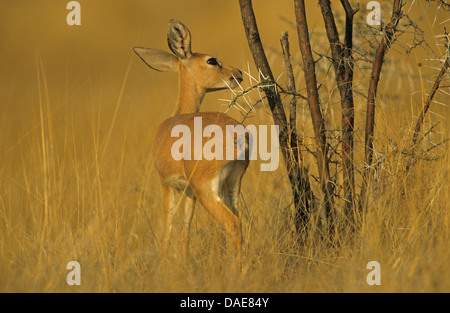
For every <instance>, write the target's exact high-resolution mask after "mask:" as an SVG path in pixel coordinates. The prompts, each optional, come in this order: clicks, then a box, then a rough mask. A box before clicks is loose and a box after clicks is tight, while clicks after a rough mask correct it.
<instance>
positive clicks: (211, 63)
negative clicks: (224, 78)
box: [206, 58, 219, 65]
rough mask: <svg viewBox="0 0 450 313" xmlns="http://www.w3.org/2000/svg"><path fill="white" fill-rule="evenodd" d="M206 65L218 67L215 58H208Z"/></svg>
mask: <svg viewBox="0 0 450 313" xmlns="http://www.w3.org/2000/svg"><path fill="white" fill-rule="evenodd" d="M206 63H208V64H209V65H219V61H218V60H217V59H216V58H209V59H208V60H206Z"/></svg>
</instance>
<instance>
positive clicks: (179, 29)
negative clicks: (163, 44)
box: [167, 19, 192, 60]
mask: <svg viewBox="0 0 450 313" xmlns="http://www.w3.org/2000/svg"><path fill="white" fill-rule="evenodd" d="M167 43H168V44H169V48H170V50H172V52H173V53H174V54H175V55H176V56H177V57H179V58H180V59H182V60H183V59H186V58H190V57H191V54H192V52H191V33H190V32H189V29H188V28H187V27H186V26H184V24H183V23H181V22H180V21H177V20H173V19H172V20H170V22H169V34H168V35H167Z"/></svg>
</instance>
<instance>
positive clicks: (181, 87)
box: [172, 66, 205, 116]
mask: <svg viewBox="0 0 450 313" xmlns="http://www.w3.org/2000/svg"><path fill="white" fill-rule="evenodd" d="M204 96H205V91H204V90H201V89H200V90H199V88H198V87H197V85H196V83H195V80H194V78H193V77H192V73H191V72H190V71H189V70H188V69H186V68H183V67H181V66H180V69H179V74H178V99H177V104H176V105H175V109H174V111H173V113H172V116H175V115H180V114H187V113H197V112H199V111H200V104H201V103H202V100H203V97H204Z"/></svg>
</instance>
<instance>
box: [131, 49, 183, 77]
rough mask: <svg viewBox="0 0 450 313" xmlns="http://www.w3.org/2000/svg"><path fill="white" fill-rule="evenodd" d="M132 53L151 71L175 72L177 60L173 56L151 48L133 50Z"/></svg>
mask: <svg viewBox="0 0 450 313" xmlns="http://www.w3.org/2000/svg"><path fill="white" fill-rule="evenodd" d="M133 50H134V52H136V54H137V55H138V56H139V57H140V58H141V59H142V61H144V62H145V64H147V65H148V66H150V67H151V68H152V69H154V70H157V71H160V72H167V71H176V70H177V62H178V58H177V57H176V56H174V55H173V54H171V53H169V52H166V51H162V50H158V49H151V48H140V47H137V48H133Z"/></svg>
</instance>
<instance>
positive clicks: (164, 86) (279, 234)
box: [0, 0, 450, 292]
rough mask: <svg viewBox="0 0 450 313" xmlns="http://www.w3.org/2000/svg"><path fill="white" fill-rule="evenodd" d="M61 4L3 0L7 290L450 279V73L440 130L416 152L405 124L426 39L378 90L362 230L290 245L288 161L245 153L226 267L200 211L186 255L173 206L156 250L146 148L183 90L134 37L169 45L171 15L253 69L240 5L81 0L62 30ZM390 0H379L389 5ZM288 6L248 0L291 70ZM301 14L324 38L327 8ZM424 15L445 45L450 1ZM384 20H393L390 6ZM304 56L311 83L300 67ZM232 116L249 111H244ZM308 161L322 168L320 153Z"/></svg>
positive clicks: (413, 109) (390, 66)
mask: <svg viewBox="0 0 450 313" xmlns="http://www.w3.org/2000/svg"><path fill="white" fill-rule="evenodd" d="M62 2H63V4H62V5H61V1H51V0H45V1H39V2H37V1H30V0H28V1H1V2H0V23H1V26H0V38H1V40H0V58H1V64H2V65H1V71H0V80H1V84H0V247H1V249H0V291H2V292H234V291H237V292H314V291H316V292H360V291H361V292H407V291H410V292H449V291H450V279H449V278H450V273H449V266H448V260H449V257H450V256H449V251H450V249H449V239H450V238H449V237H450V233H449V221H450V216H449V214H450V213H449V205H448V203H449V201H450V198H449V179H448V177H449V145H448V142H447V143H443V144H440V145H438V146H437V147H434V146H433V144H439V143H441V142H443V141H445V139H446V138H448V134H449V126H448V125H449V123H448V121H449V118H450V112H449V109H448V104H449V96H448V95H449V87H448V85H449V81H448V80H446V81H445V82H443V84H442V85H443V87H442V91H444V92H445V93H444V92H439V93H438V95H437V96H436V100H437V101H439V102H440V103H441V104H439V103H433V104H432V108H431V111H432V112H431V113H429V114H428V115H427V117H426V119H425V122H426V124H425V126H424V128H425V129H426V130H427V129H429V128H430V126H431V125H434V123H438V124H437V125H436V126H435V127H434V128H433V131H431V132H430V133H429V134H428V135H427V137H426V138H425V139H424V140H422V141H421V143H420V149H419V150H420V152H418V153H417V154H416V155H415V156H413V155H412V154H411V153H410V145H411V136H412V128H413V126H414V123H415V121H416V119H417V115H418V114H419V112H420V109H421V107H422V105H423V101H424V100H425V99H426V95H427V92H428V90H429V89H430V88H431V86H432V80H433V77H435V75H436V74H437V72H438V70H437V69H435V68H433V67H439V65H436V63H433V62H432V61H427V60H426V59H430V58H433V54H432V53H431V52H430V51H429V50H428V49H426V48H417V49H416V50H414V51H413V52H411V53H410V54H406V53H405V52H404V50H402V49H401V48H400V47H399V48H393V49H392V50H391V51H389V53H388V55H387V61H386V62H387V63H386V67H385V68H384V71H383V73H382V77H381V83H380V88H379V89H380V90H379V94H378V98H377V112H376V129H375V136H376V137H375V148H376V151H377V153H376V157H377V164H378V166H377V171H376V178H375V180H374V183H373V186H372V187H373V188H372V189H371V192H370V196H369V201H368V205H367V207H366V208H365V209H364V211H363V213H362V219H361V220H360V222H359V223H360V224H359V225H358V227H357V231H354V232H351V231H348V232H345V231H344V232H342V233H338V234H336V238H335V239H334V241H333V242H328V241H326V240H319V239H317V240H315V239H314V238H312V240H310V241H308V242H307V243H305V244H303V245H299V244H296V241H295V238H294V227H293V221H292V214H293V208H292V203H291V193H290V189H289V188H290V187H289V184H288V182H287V177H286V175H285V169H284V167H283V165H282V162H280V167H279V169H278V170H276V171H273V172H261V171H260V170H259V163H258V161H257V162H253V163H252V164H251V165H250V167H249V170H248V172H247V173H246V175H245V177H244V181H243V184H242V195H241V199H240V216H241V221H242V229H243V234H244V242H245V244H244V271H243V274H242V276H241V277H239V278H236V277H234V276H231V275H228V271H227V268H228V264H229V262H230V258H229V257H228V255H227V252H226V236H225V232H224V230H223V229H222V228H221V227H219V226H218V224H217V223H216V222H215V221H214V220H213V219H212V218H211V217H210V216H209V215H208V214H207V213H206V212H205V211H204V209H203V208H202V207H201V206H200V205H198V206H197V208H196V212H195V215H194V220H193V223H192V229H191V237H192V238H191V251H190V256H189V260H188V264H187V265H186V264H185V263H184V262H183V258H182V253H181V251H182V249H181V247H182V244H181V243H180V241H179V240H178V239H179V237H180V236H179V233H180V230H181V215H179V214H178V215H177V216H176V218H175V223H174V228H173V236H172V238H173V240H172V243H171V247H170V250H169V252H168V255H167V257H166V258H162V256H161V253H160V247H161V230H162V225H161V224H162V222H161V218H162V209H161V187H160V184H159V179H158V177H157V175H156V172H155V170H154V169H153V160H152V159H151V157H150V154H149V151H150V150H151V146H152V140H153V135H154V132H155V129H156V127H157V125H158V123H160V122H162V121H163V120H164V119H165V118H166V117H168V116H169V114H170V113H171V111H172V107H173V105H174V103H175V101H176V88H177V87H176V84H177V78H176V75H175V74H169V73H157V72H155V71H151V70H150V69H148V68H147V67H146V66H145V65H144V64H143V63H142V62H141V61H140V60H139V59H138V58H137V57H136V56H135V55H134V54H133V52H132V50H131V48H132V47H133V46H147V47H155V48H161V49H167V47H166V39H165V36H166V31H167V22H168V21H169V19H171V18H178V19H180V20H181V21H183V22H184V23H185V24H186V25H188V27H189V28H190V29H191V33H192V40H193V50H194V51H202V52H209V53H212V54H214V55H216V56H217V57H219V58H220V59H221V60H223V61H224V62H226V63H229V64H232V65H234V66H236V67H240V68H241V69H243V70H245V71H247V69H248V68H250V70H251V71H252V73H256V72H257V71H256V69H255V68H253V67H252V59H251V55H250V53H249V51H248V46H247V43H246V38H245V34H244V32H243V27H242V23H241V20H240V12H239V8H238V5H237V1H236V2H235V1H220V4H219V1H217V3H216V1H214V4H210V1H200V0H198V1H184V0H183V1H182V0H180V1H178V0H177V1H173V5H172V4H171V5H170V7H169V5H167V2H166V1H156V0H154V1H142V0H131V1H126V2H125V1H106V0H103V1H95V2H90V1H80V3H81V9H82V23H81V25H80V26H68V25H67V24H66V15H67V13H68V11H67V10H66V8H65V3H64V1H62ZM206 2H208V5H206ZM308 2H309V1H308ZM353 2H357V1H353ZM366 2H367V1H361V3H362V5H361V11H362V13H361V14H366V13H364V12H366V11H365V10H364V8H365V3H366ZM380 2H381V3H382V8H383V6H384V5H385V3H387V2H388V1H380ZM308 5H309V4H308ZM211 6H212V7H213V8H211ZM292 7H293V5H292V3H291V2H290V1H255V11H256V14H257V18H258V19H259V25H260V31H261V35H262V39H263V41H264V42H265V44H266V47H267V51H268V55H269V58H270V62H271V65H272V66H273V69H274V72H275V76H279V75H280V74H282V72H283V71H284V67H283V62H282V57H281V56H280V55H279V51H280V48H279V42H278V40H279V34H280V32H281V31H284V30H288V31H289V32H290V34H291V36H290V39H291V50H292V55H293V58H295V59H296V60H297V62H298V61H299V60H300V55H299V53H298V42H297V40H296V34H295V29H293V28H292V27H291V26H290V24H289V23H286V20H294V16H293V8H292ZM408 8H409V6H407V7H406V8H405V10H406V9H408ZM307 9H308V10H309V12H310V13H309V15H308V17H309V19H310V25H311V26H310V27H311V28H313V27H315V33H314V35H313V36H312V43H313V45H314V44H315V43H319V42H326V37H323V32H322V33H321V30H323V22H322V20H321V17H320V15H319V14H318V11H317V10H318V9H317V5H316V4H315V3H314V4H313V3H311V5H310V6H309V7H308V8H307ZM425 9H426V4H424V3H415V4H414V6H413V7H412V8H411V11H410V15H411V17H412V18H415V19H416V20H417V22H418V24H419V26H421V27H422V28H423V29H424V31H425V34H426V39H427V40H428V43H429V45H430V46H431V47H432V48H433V49H434V50H435V52H436V53H438V52H443V51H444V50H443V49H445V48H444V47H442V46H439V45H438V39H437V38H434V36H435V35H437V34H439V33H442V31H443V27H444V26H445V21H446V20H448V18H449V16H448V13H445V12H442V11H441V12H438V13H437V14H436V16H437V20H436V21H434V18H435V13H436V7H435V6H430V8H429V10H428V12H427V14H426V15H425V14H424V12H425ZM383 14H386V16H387V17H389V16H390V12H389V10H388V9H386V10H384V11H383ZM280 17H282V18H280ZM443 23H444V24H443ZM224 25H226V27H224ZM447 25H448V22H447ZM317 49H320V48H319V47H318V48H317ZM277 51H278V52H277ZM419 63H420V65H419ZM248 64H250V65H248ZM366 66H367V65H366ZM294 68H295V70H296V75H297V77H298V78H297V83H298V86H299V87H298V88H299V89H302V88H303V86H304V81H303V80H302V75H301V74H302V73H301V71H300V68H299V67H298V66H294ZM364 73H367V72H364V69H363V68H361V70H360V71H359V72H358V73H357V77H355V89H356V90H357V91H358V95H357V96H356V100H355V101H356V106H357V107H356V109H357V114H356V128H357V129H356V144H355V151H356V156H355V157H356V162H357V164H358V165H357V167H358V168H359V169H361V163H362V159H363V157H362V155H363V146H362V142H363V139H364V116H365V115H364V112H365V98H364V97H363V95H364V93H365V92H366V90H367V84H368V82H367V77H366V76H364V75H363V74H364ZM332 75H333V71H332V70H331V71H330V73H328V74H327V73H326V70H324V71H322V72H320V73H319V79H320V81H321V82H323V83H324V84H323V87H322V88H321V90H320V92H321V98H322V101H323V105H324V108H326V109H325V110H324V111H325V112H326V116H327V123H328V125H329V126H330V127H333V125H337V126H338V125H339V120H340V105H339V103H337V102H335V101H334V100H335V99H337V98H336V91H335V85H333V76H332ZM447 78H448V76H447ZM284 80H285V76H281V77H280V82H281V83H282V84H284ZM248 83H249V82H248V80H246V81H244V85H245V84H247V85H248ZM253 96H254V97H255V99H257V95H253ZM231 97H232V95H231V93H230V92H229V91H222V92H218V93H214V94H209V95H207V97H206V98H205V101H204V104H203V107H202V110H220V111H225V109H226V108H225V107H224V106H222V105H221V104H223V102H222V101H220V100H219V99H223V98H230V99H231ZM286 101H288V99H286ZM268 112H269V110H268V108H267V107H264V105H262V106H260V107H259V108H258V109H257V110H256V111H255V113H254V114H253V115H252V116H253V117H252V118H251V119H249V120H248V122H249V123H252V124H255V125H258V124H267V123H270V121H271V119H270V116H269V114H268ZM229 113H230V115H233V116H235V117H239V116H240V113H239V111H238V110H235V109H232V110H230V111H229ZM298 115H299V120H298V125H297V127H298V129H300V130H301V133H302V134H303V135H304V136H305V138H306V139H305V142H306V143H308V142H309V143H310V144H312V142H313V141H312V139H311V137H312V128H311V120H310V118H309V111H308V109H307V106H306V105H305V104H304V103H302V104H299V108H298ZM308 140H309V141H308ZM433 147H434V148H433ZM280 157H281V156H280ZM412 160H415V163H414V165H413V166H412V167H411V169H410V170H409V171H406V170H405V168H406V166H407V164H410V162H411V161H412ZM308 162H309V163H308V164H307V166H308V167H309V168H310V170H311V173H314V171H315V163H314V162H313V160H312V159H309V160H308ZM180 211H181V210H180ZM70 261H78V262H79V263H80V265H81V285H80V286H69V285H68V284H67V282H66V276H67V274H68V273H69V270H68V269H66V266H67V263H68V262H70ZM370 261H377V262H379V264H380V266H381V285H380V286H369V285H368V284H367V282H366V277H367V275H368V274H369V272H370V270H368V269H367V268H366V266H367V263H368V262H370Z"/></svg>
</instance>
